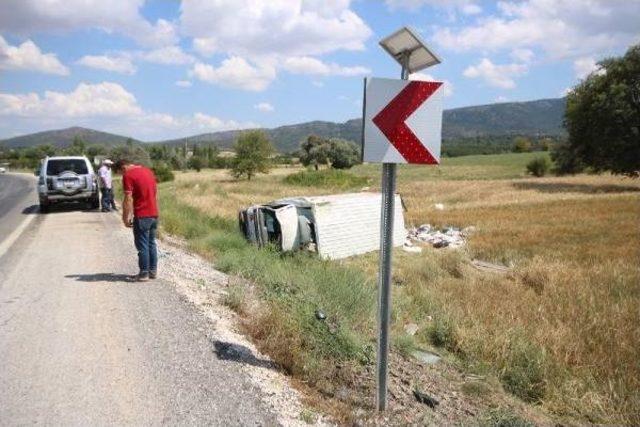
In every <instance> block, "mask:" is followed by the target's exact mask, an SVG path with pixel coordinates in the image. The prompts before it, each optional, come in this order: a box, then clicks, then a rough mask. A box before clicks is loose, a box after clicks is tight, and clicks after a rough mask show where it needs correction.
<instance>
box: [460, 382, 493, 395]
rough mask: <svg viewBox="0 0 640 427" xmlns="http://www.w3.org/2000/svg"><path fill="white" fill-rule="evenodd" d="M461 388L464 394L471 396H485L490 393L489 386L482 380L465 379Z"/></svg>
mask: <svg viewBox="0 0 640 427" xmlns="http://www.w3.org/2000/svg"><path fill="white" fill-rule="evenodd" d="M461 388H462V392H463V393H464V394H466V395H467V396H472V397H482V396H487V395H488V394H490V393H491V387H489V385H487V384H486V383H484V382H482V381H467V382H466V383H464V384H462V387H461Z"/></svg>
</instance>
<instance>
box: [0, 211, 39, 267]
mask: <svg viewBox="0 0 640 427" xmlns="http://www.w3.org/2000/svg"><path fill="white" fill-rule="evenodd" d="M36 213H37V212H33V213H32V214H31V215H27V217H26V218H25V219H24V221H22V222H21V223H20V225H18V226H17V227H16V229H15V230H13V232H12V233H11V234H9V237H7V238H6V239H4V241H3V242H2V243H0V258H2V257H3V256H4V255H5V254H6V253H7V252H8V251H9V249H10V248H11V246H13V244H14V243H15V241H16V240H18V238H19V237H20V236H21V235H22V233H23V232H24V230H26V228H27V227H28V226H29V224H31V221H33V219H34V218H35V216H36Z"/></svg>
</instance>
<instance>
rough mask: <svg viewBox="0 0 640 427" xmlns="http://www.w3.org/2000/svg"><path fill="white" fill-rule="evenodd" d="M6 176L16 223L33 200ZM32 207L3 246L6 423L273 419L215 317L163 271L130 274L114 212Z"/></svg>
mask: <svg viewBox="0 0 640 427" xmlns="http://www.w3.org/2000/svg"><path fill="white" fill-rule="evenodd" d="M2 179H3V181H2V182H1V183H0V194H1V195H2V198H0V209H1V212H0V215H1V216H0V222H1V223H2V226H3V229H9V228H10V227H11V226H10V224H14V222H13V221H16V220H15V213H11V212H15V211H20V212H22V211H23V210H24V209H25V208H28V207H29V206H31V205H33V204H34V201H33V200H32V197H31V196H32V194H31V195H28V193H29V189H25V187H23V183H22V181H21V180H20V179H18V180H17V181H13V182H15V185H14V186H12V188H13V190H12V189H7V187H6V186H4V185H2V184H3V183H4V182H6V181H4V177H2ZM20 189H23V190H22V196H20V195H19V194H15V193H21V190H20ZM10 204H13V206H9V205H10ZM27 212H28V213H26V214H22V213H20V215H23V216H29V215H30V216H32V217H33V220H32V221H31V222H30V224H29V226H28V227H27V228H26V230H25V231H24V232H23V233H22V234H21V235H20V237H19V239H17V240H16V241H15V243H13V245H12V246H11V247H10V248H9V250H8V251H6V253H5V254H4V255H0V364H1V366H2V368H1V369H0V425H25V424H34V423H35V424H48V425H157V424H169V425H185V424H188V425H225V426H226V425H275V424H277V421H276V417H275V416H274V414H272V413H271V412H270V410H268V409H267V408H266V407H265V405H264V404H263V402H262V400H261V399H260V396H259V393H260V392H259V391H258V390H257V389H256V388H255V386H254V385H253V384H252V382H251V381H250V379H249V378H247V374H246V373H245V372H244V371H243V370H242V369H241V366H240V364H239V363H229V362H228V361H224V360H219V359H218V358H217V357H216V354H215V352H214V342H212V339H211V338H210V336H209V335H208V331H210V330H211V328H212V324H211V323H210V321H209V320H208V319H207V318H205V317H204V316H203V315H201V314H200V313H199V312H198V311H197V310H196V309H195V308H194V307H193V306H192V305H191V304H190V303H188V302H186V301H185V300H184V299H183V298H181V297H180V296H179V295H178V294H177V293H176V291H175V289H174V288H173V286H172V285H171V284H170V283H167V282H165V281H163V280H162V279H159V280H156V281H154V282H149V283H130V282H127V281H126V280H125V276H124V275H125V274H133V273H135V272H136V261H135V250H134V248H133V243H132V240H133V239H132V236H131V235H130V231H129V230H127V229H124V228H123V227H122V226H121V225H120V222H119V219H118V217H117V215H114V214H104V213H99V212H91V211H81V210H69V209H63V210H57V211H55V210H54V212H52V213H50V214H47V215H41V214H39V213H37V211H35V212H34V211H30V210H28V209H27ZM29 212H30V213H29ZM0 240H2V237H0ZM161 262H162V259H161ZM161 269H162V264H160V272H161Z"/></svg>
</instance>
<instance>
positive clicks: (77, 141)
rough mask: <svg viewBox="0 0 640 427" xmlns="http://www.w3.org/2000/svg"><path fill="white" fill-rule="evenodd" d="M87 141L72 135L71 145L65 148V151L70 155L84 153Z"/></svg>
mask: <svg viewBox="0 0 640 427" xmlns="http://www.w3.org/2000/svg"><path fill="white" fill-rule="evenodd" d="M86 150H87V143H86V142H84V140H83V139H82V138H80V137H79V136H77V135H76V136H74V137H73V142H72V143H71V145H70V146H69V147H68V148H67V149H66V150H65V151H66V153H67V154H68V155H70V156H82V155H84V154H85V153H86Z"/></svg>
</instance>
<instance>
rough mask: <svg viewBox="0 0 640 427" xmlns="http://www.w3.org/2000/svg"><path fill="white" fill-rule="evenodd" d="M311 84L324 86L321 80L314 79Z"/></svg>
mask: <svg viewBox="0 0 640 427" xmlns="http://www.w3.org/2000/svg"><path fill="white" fill-rule="evenodd" d="M311 84H312V85H314V86H315V87H323V86H324V82H321V81H320V80H312V81H311Z"/></svg>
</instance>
